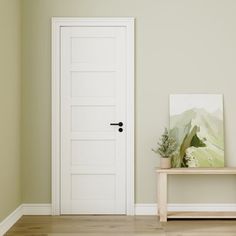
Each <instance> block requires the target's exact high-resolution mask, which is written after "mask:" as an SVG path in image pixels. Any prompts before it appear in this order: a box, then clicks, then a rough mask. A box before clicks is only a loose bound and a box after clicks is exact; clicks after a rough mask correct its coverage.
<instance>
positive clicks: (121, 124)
mask: <svg viewBox="0 0 236 236" xmlns="http://www.w3.org/2000/svg"><path fill="white" fill-rule="evenodd" d="M110 125H118V126H120V127H122V126H123V123H122V122H119V123H111V124H110Z"/></svg>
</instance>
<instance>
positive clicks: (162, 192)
mask: <svg viewBox="0 0 236 236" xmlns="http://www.w3.org/2000/svg"><path fill="white" fill-rule="evenodd" d="M156 172H157V202H158V215H159V217H160V222H166V221H167V219H168V218H236V212H200V211H195V212H190V211H189V212H188V211H187V212H186V211H185V212H168V210H167V189H168V188H167V183H168V181H167V177H168V175H235V174H236V168H171V169H160V168H157V169H156Z"/></svg>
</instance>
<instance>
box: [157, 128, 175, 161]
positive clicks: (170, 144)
mask: <svg viewBox="0 0 236 236" xmlns="http://www.w3.org/2000/svg"><path fill="white" fill-rule="evenodd" d="M157 146H158V147H157V149H156V150H154V149H152V151H154V152H155V153H158V154H160V155H161V157H164V158H168V157H172V156H173V155H174V153H175V152H176V149H177V142H176V140H175V138H174V137H172V136H171V135H170V133H169V131H168V129H167V128H165V131H164V133H163V134H162V135H161V138H160V141H159V142H158V143H157Z"/></svg>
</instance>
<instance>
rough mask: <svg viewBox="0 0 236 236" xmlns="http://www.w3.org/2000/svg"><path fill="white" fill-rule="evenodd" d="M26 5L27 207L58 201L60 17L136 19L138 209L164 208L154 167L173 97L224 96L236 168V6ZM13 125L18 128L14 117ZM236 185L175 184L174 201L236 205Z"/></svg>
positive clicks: (227, 180)
mask: <svg viewBox="0 0 236 236" xmlns="http://www.w3.org/2000/svg"><path fill="white" fill-rule="evenodd" d="M22 4H23V5H22V24H23V31H22V34H23V37H22V39H23V41H22V42H23V44H22V50H23V51H22V53H23V56H22V58H23V67H22V105H23V107H22V114H23V115H22V131H23V133H22V134H23V136H22V137H23V139H22V161H23V169H22V174H23V175H22V177H23V179H22V180H23V182H22V183H23V184H22V185H23V189H22V190H23V202H26V203H49V202H50V198H51V193H50V188H51V184H50V181H51V178H50V175H51V173H50V168H51V164H50V163H51V161H50V153H51V145H50V144H51V142H50V140H51V134H50V130H51V121H50V120H51V112H50V110H51V101H50V99H51V86H50V83H51V23H50V22H51V17H53V16H58V17H62V16H65V17H68V16H75V17H124V16H133V17H135V18H136V33H135V35H136V85H135V89H136V116H135V117H136V119H135V122H136V125H135V127H136V145H135V153H136V161H135V169H136V178H135V179H136V184H135V186H136V190H135V191H136V202H137V203H154V202H155V200H156V198H155V191H156V187H155V174H154V167H155V166H157V165H158V164H159V161H158V158H157V157H156V156H155V155H154V153H152V151H151V148H153V147H155V145H156V142H157V139H158V137H159V136H160V134H161V132H162V131H163V128H164V126H167V125H168V95H169V94H171V93H223V94H224V105H225V129H226V131H225V134H226V165H228V166H236V157H235V131H236V122H235V120H236V108H235V101H236V92H235V89H236V69H235V68H236V30H235V29H236V14H235V12H236V1H233V0H224V1H223V0H178V1H176V0H23V1H22ZM1 46H2V45H1ZM4 92H5V90H4ZM10 92H12V91H10ZM6 96H9V97H10V95H9V94H7V95H6ZM14 96H15V94H14ZM1 102H2V101H1ZM5 102H7V101H5ZM5 109H9V108H5ZM14 112H15V111H14ZM10 119H14V122H15V117H14V116H13V117H12V116H11V117H10ZM1 125H4V124H3V123H1ZM4 129H7V128H6V127H5V126H4ZM7 145H9V144H7ZM235 181H236V178H235V177H233V176H208V177H204V176H191V177H189V176H188V177H187V178H186V177H185V176H178V177H173V178H171V179H170V182H171V183H170V194H169V200H170V202H173V203H183V202H186V203H189V202H192V203H203V202H204V203H223V202H225V203H232V202H235V200H236V188H235Z"/></svg>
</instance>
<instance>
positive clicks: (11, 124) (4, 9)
mask: <svg viewBox="0 0 236 236" xmlns="http://www.w3.org/2000/svg"><path fill="white" fill-rule="evenodd" d="M0 29H1V37H0V108H1V112H0V222H1V220H2V219H4V218H5V217H6V216H7V215H8V214H9V213H11V212H12V211H13V210H15V209H16V207H18V206H19V204H20V202H21V192H20V1H19V0H0Z"/></svg>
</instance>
